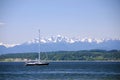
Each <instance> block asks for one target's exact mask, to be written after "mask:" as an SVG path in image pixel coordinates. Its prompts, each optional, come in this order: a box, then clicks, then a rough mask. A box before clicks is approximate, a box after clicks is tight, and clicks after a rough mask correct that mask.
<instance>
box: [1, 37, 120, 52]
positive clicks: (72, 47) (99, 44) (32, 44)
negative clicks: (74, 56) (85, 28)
mask: <svg viewBox="0 0 120 80" xmlns="http://www.w3.org/2000/svg"><path fill="white" fill-rule="evenodd" d="M38 44H39V38H35V39H33V40H30V41H27V42H25V43H23V44H16V45H15V44H14V45H12V46H10V47H6V46H5V45H4V44H3V43H1V44H0V53H1V54H5V53H23V52H38V48H39V47H38ZM40 49H41V52H48V51H77V50H90V49H103V50H113V49H116V50H120V40H119V39H92V38H82V39H80V38H68V37H64V36H61V35H57V36H52V37H50V38H41V39H40Z"/></svg>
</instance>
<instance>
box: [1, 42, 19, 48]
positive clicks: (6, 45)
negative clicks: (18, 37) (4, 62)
mask: <svg viewBox="0 0 120 80" xmlns="http://www.w3.org/2000/svg"><path fill="white" fill-rule="evenodd" d="M0 45H3V46H5V47H6V48H9V47H14V46H16V45H20V44H4V43H0Z"/></svg>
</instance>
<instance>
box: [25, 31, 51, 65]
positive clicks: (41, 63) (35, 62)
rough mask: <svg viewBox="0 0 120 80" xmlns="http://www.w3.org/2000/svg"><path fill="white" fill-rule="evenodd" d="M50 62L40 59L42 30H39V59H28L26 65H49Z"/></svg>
mask: <svg viewBox="0 0 120 80" xmlns="http://www.w3.org/2000/svg"><path fill="white" fill-rule="evenodd" d="M48 64H49V63H48V62H43V61H41V59H40V30H39V53H38V60H34V61H28V62H26V66H35V65H48Z"/></svg>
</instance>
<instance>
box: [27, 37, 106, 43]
mask: <svg viewBox="0 0 120 80" xmlns="http://www.w3.org/2000/svg"><path fill="white" fill-rule="evenodd" d="M104 41H105V40H104V39H92V38H82V39H80V38H68V37H64V36H61V35H57V36H52V37H50V38H41V40H40V43H59V42H65V43H75V42H89V43H92V42H96V43H102V42H104ZM26 43H27V44H34V43H39V38H35V39H33V40H30V41H28V42H26Z"/></svg>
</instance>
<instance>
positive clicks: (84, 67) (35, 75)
mask: <svg viewBox="0 0 120 80" xmlns="http://www.w3.org/2000/svg"><path fill="white" fill-rule="evenodd" d="M0 80H120V62H50V63H49V65H44V66H25V63H23V62H0Z"/></svg>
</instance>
